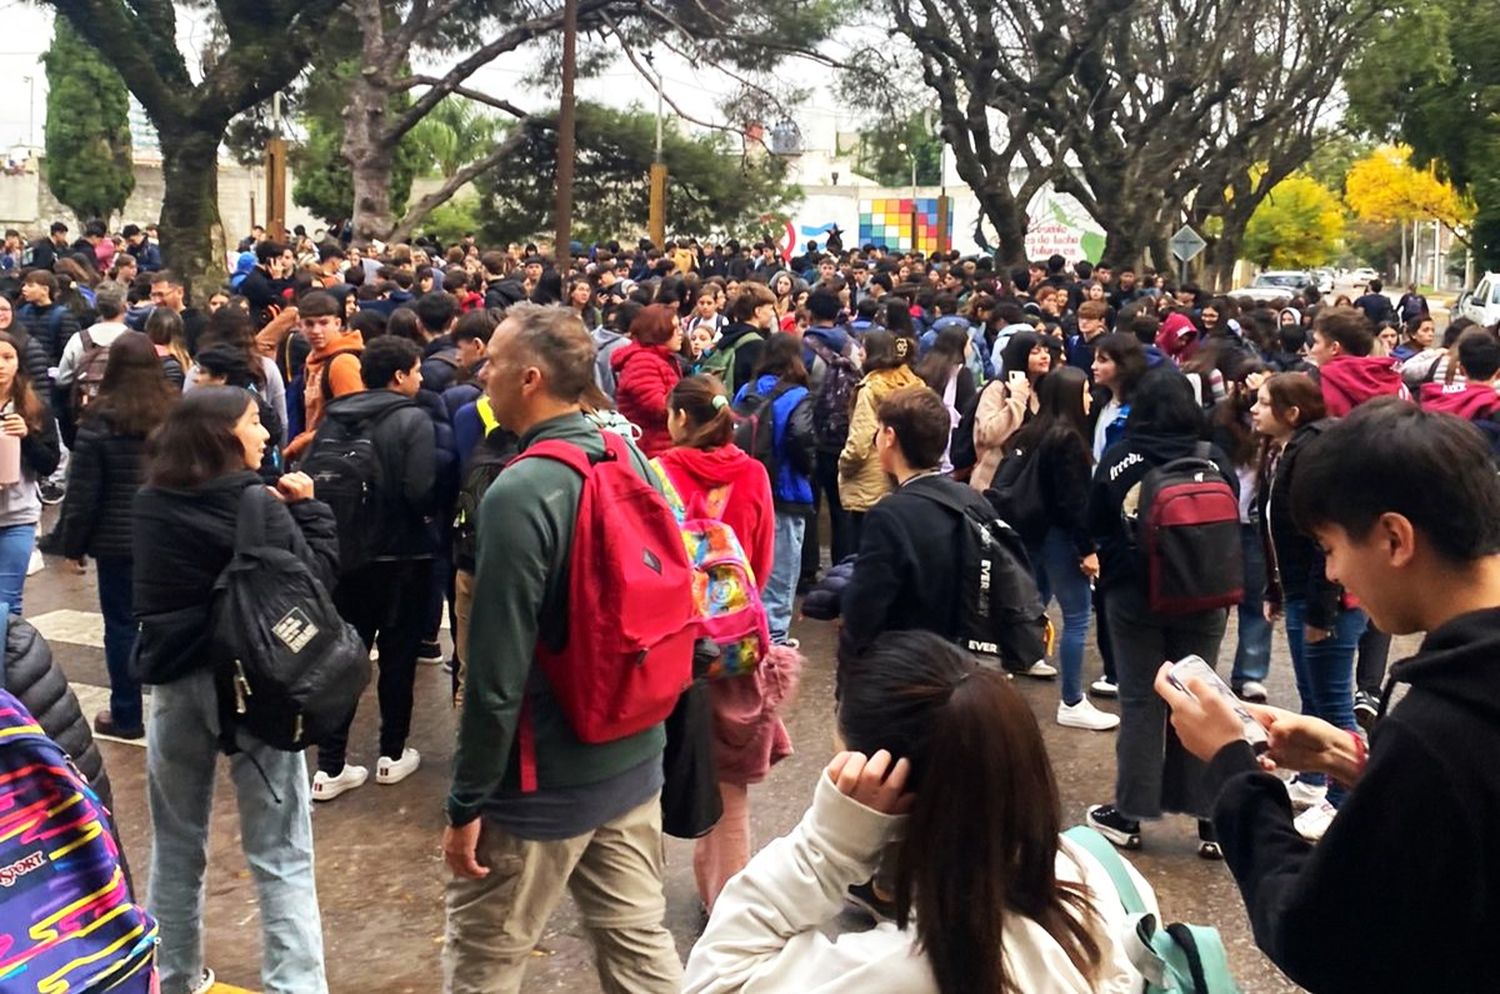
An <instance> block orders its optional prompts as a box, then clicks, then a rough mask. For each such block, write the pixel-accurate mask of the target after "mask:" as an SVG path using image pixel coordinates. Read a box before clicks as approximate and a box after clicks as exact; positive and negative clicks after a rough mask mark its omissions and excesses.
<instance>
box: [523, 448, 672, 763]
mask: <svg viewBox="0 0 1500 994" xmlns="http://www.w3.org/2000/svg"><path fill="white" fill-rule="evenodd" d="M600 434H601V435H602V436H603V439H604V455H603V456H602V457H600V458H599V459H598V460H597V461H594V460H590V458H589V456H588V454H587V453H585V452H584V451H583V450H582V449H580V448H579V447H578V446H576V445H573V444H571V443H569V442H564V441H561V440H550V441H542V442H538V443H537V444H535V445H533V446H531V447H530V448H528V449H527V450H526V451H525V452H523V453H521V454H520V455H519V456H517V457H516V459H515V461H514V462H512V463H511V465H515V462H519V461H521V460H523V459H532V458H540V459H554V460H556V461H557V462H560V463H562V464H563V465H565V466H568V467H569V468H570V469H572V470H573V471H574V472H576V473H577V474H578V475H579V476H581V477H583V496H582V497H581V498H580V500H579V502H578V523H577V526H576V527H575V528H574V530H573V551H572V554H571V556H570V558H569V565H568V591H567V598H568V627H567V635H566V638H565V640H564V642H563V644H562V647H561V648H560V649H559V650H557V651H553V650H552V649H550V648H548V647H547V646H545V645H542V644H540V643H539V644H538V645H537V648H536V659H537V662H538V663H539V664H540V665H541V668H542V672H543V673H544V674H545V675H546V677H547V681H548V683H549V684H550V685H551V688H552V692H553V695H554V696H555V697H556V698H557V701H558V704H559V705H560V706H561V707H562V709H563V713H564V714H565V715H567V718H568V723H569V724H570V725H572V727H573V732H574V734H576V735H577V736H578V738H579V739H580V740H582V741H584V742H588V743H592V744H598V743H603V742H613V741H615V740H616V739H623V738H626V737H627V736H630V735H635V734H637V733H639V732H643V731H645V730H646V729H648V728H650V727H651V726H652V725H656V724H659V723H660V722H662V721H664V720H666V717H667V715H669V714H670V713H671V712H672V708H673V707H674V706H675V705H676V704H677V698H678V697H679V696H680V695H681V694H682V692H683V690H685V689H686V688H687V686H688V684H690V683H691V682H692V678H693V643H694V641H695V640H696V639H697V637H698V634H699V628H700V624H699V618H698V612H697V609H696V607H695V606H694V601H693V568H692V566H691V565H690V564H689V563H688V559H687V552H686V550H685V549H684V548H683V544H682V533H681V532H680V531H679V530H678V528H677V519H676V518H675V517H674V516H673V514H672V509H671V507H670V506H668V504H667V500H666V498H665V497H663V496H662V495H661V494H660V493H659V492H657V490H656V488H655V487H653V486H651V484H650V483H648V482H646V480H645V479H643V478H642V477H641V476H640V474H639V473H637V472H636V469H635V463H634V460H633V452H632V449H631V447H630V445H629V444H628V443H627V442H626V441H625V440H624V439H623V438H621V437H620V436H618V435H615V434H612V433H610V432H601V433H600ZM529 733H530V723H529V721H528V720H527V719H526V717H525V716H524V715H523V717H522V721H521V730H520V733H519V734H520V737H521V742H520V746H521V751H522V789H523V790H532V789H535V769H534V764H529V763H528V762H527V758H528V757H527V753H528V751H529V745H530V743H529V742H528V741H527V739H528V737H529ZM528 767H530V768H528ZM528 781H530V782H529V783H528Z"/></svg>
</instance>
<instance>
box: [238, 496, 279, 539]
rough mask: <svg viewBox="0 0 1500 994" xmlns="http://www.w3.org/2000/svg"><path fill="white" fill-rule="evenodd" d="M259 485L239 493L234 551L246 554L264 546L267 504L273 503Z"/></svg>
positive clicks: (272, 499)
mask: <svg viewBox="0 0 1500 994" xmlns="http://www.w3.org/2000/svg"><path fill="white" fill-rule="evenodd" d="M275 499H276V498H274V497H272V496H271V495H270V494H269V493H267V492H266V490H265V488H264V487H263V486H261V485H260V484H258V483H257V484H251V485H250V486H248V487H246V488H245V489H244V490H242V491H240V506H239V512H238V513H237V514H236V515H235V522H234V551H235V552H236V553H240V552H248V551H250V550H251V549H254V548H256V547H258V546H262V545H265V544H266V514H267V512H268V511H269V507H268V502H271V501H274V500H275Z"/></svg>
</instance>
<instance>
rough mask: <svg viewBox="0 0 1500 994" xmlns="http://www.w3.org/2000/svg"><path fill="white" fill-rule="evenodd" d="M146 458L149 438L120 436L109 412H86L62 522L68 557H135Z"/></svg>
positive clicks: (75, 448) (75, 446)
mask: <svg viewBox="0 0 1500 994" xmlns="http://www.w3.org/2000/svg"><path fill="white" fill-rule="evenodd" d="M90 411H92V408H90ZM145 461H146V439H145V436H142V435H117V434H115V433H114V429H113V427H112V426H111V425H110V423H109V421H108V419H107V417H106V416H102V415H97V414H91V413H86V414H85V415H84V418H83V424H81V425H79V426H78V437H77V438H75V439H74V440H73V450H72V457H71V459H70V460H69V462H68V495H67V498H66V499H65V500H64V501H63V508H62V519H61V521H60V523H59V527H60V528H61V529H62V552H63V555H64V556H67V557H68V558H69V559H82V558H83V557H84V556H85V555H88V556H93V557H94V558H95V559H105V558H127V559H128V558H129V557H130V555H131V536H130V522H131V505H132V504H133V503H134V501H135V493H136V491H137V490H139V489H140V488H141V481H142V480H144V479H145V475H146V465H145Z"/></svg>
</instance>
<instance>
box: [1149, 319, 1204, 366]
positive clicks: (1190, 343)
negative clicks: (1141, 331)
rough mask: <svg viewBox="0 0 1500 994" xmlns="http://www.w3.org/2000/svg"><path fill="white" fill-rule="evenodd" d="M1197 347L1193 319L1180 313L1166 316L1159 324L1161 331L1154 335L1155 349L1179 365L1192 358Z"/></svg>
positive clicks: (1196, 331)
mask: <svg viewBox="0 0 1500 994" xmlns="http://www.w3.org/2000/svg"><path fill="white" fill-rule="evenodd" d="M1198 345H1199V342H1198V328H1197V326H1196V325H1194V324H1193V319H1192V318H1190V317H1188V316H1187V315H1186V314H1183V313H1182V312H1181V311H1173V312H1172V313H1171V314H1168V315H1167V316H1166V319H1165V320H1164V321H1162V323H1161V330H1160V331H1158V332H1157V333H1156V347H1157V348H1159V349H1161V350H1162V351H1163V352H1165V353H1166V354H1167V355H1168V356H1170V357H1171V358H1172V360H1173V361H1174V362H1176V363H1178V364H1179V365H1180V364H1182V363H1184V362H1187V361H1188V360H1189V359H1191V358H1192V357H1193V355H1194V353H1196V352H1197V351H1198Z"/></svg>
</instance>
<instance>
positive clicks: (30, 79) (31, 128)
mask: <svg viewBox="0 0 1500 994" xmlns="http://www.w3.org/2000/svg"><path fill="white" fill-rule="evenodd" d="M21 82H23V83H25V84H26V85H27V86H28V87H29V92H30V94H31V96H30V99H29V101H28V102H27V104H26V145H27V147H28V148H36V77H35V76H22V77H21Z"/></svg>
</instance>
